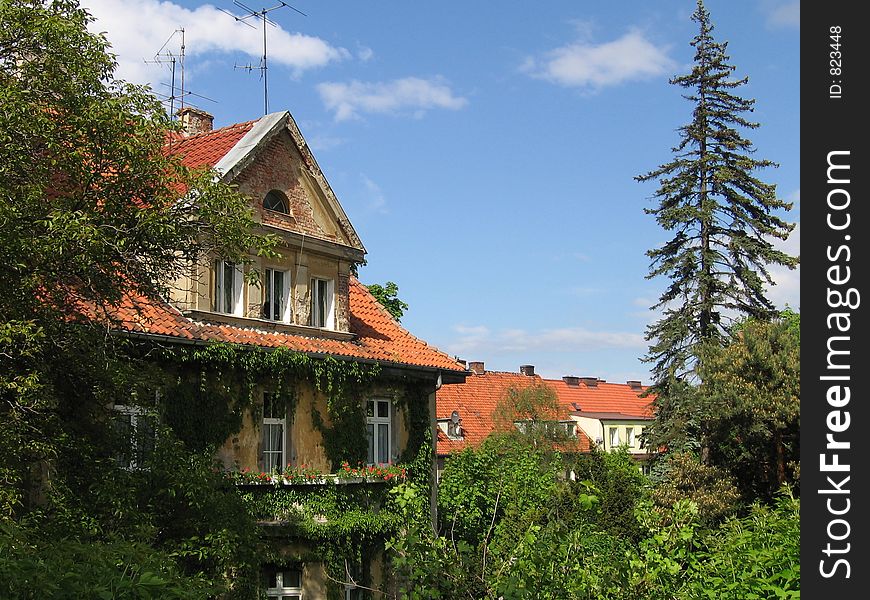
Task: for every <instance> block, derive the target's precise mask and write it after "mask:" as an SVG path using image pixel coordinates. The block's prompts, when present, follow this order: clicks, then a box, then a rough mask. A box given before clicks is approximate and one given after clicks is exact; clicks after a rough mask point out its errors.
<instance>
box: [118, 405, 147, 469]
mask: <svg viewBox="0 0 870 600" xmlns="http://www.w3.org/2000/svg"><path fill="white" fill-rule="evenodd" d="M112 410H114V411H115V412H116V413H118V414H119V415H124V416H125V417H130V439H129V440H128V441H129V445H128V451H129V453H130V458H129V460H128V461H126V462H124V461H123V460H122V457H120V456H119V457H116V460H117V462H118V464H119V465H121V467H122V468H124V469H127V470H128V471H135V470H138V469H141V468H142V467H143V465H140V464H139V463H138V462H137V460H136V459H137V457H138V456H139V454H140V453H142V452H143V449H142V448H140V447H139V443H140V442H141V441H142V440H140V438H139V421H140V419H141V420H143V421H144V420H145V419H146V418H147V417H148V411H147V410H146V409H144V408H142V407H141V406H134V405H131V404H115V405H114V406H112ZM152 433H153V432H152Z"/></svg>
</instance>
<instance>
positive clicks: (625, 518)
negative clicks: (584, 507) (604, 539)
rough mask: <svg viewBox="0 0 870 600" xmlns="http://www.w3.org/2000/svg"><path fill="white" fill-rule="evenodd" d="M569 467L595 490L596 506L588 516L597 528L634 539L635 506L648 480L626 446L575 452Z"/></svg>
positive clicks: (636, 535) (637, 535) (637, 530)
mask: <svg viewBox="0 0 870 600" xmlns="http://www.w3.org/2000/svg"><path fill="white" fill-rule="evenodd" d="M572 469H573V471H574V473H575V476H576V478H577V479H578V480H581V481H588V482H589V483H590V484H591V485H592V486H594V488H595V490H596V494H597V498H598V499H599V503H598V510H597V511H596V512H595V514H594V515H591V516H590V517H588V518H590V519H592V520H594V523H595V525H596V527H597V530H598V531H600V532H603V533H605V534H606V535H608V536H613V537H616V538H620V539H624V540H628V541H632V542H636V541H637V540H638V539H639V538H640V535H641V531H640V524H639V523H638V520H637V514H636V507H637V505H638V503H639V502H641V501H642V500H643V499H645V498H646V496H647V492H648V487H649V482H648V480H647V478H646V477H644V475H643V474H642V473H641V472H640V469H638V466H637V463H636V462H635V461H634V459H632V457H631V454H629V452H628V449H627V448H625V447H623V448H621V449H619V450H617V451H615V452H606V453H605V452H600V451H598V450H593V451H592V452H591V453H589V454H586V455H581V456H578V457H577V459H576V460H575V462H574V464H573V465H572Z"/></svg>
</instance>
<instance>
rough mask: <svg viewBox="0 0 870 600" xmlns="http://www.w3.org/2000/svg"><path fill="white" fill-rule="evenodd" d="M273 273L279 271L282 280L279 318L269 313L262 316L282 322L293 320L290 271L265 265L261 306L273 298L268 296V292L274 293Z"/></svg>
mask: <svg viewBox="0 0 870 600" xmlns="http://www.w3.org/2000/svg"><path fill="white" fill-rule="evenodd" d="M275 273H281V275H282V277H281V278H282V279H283V282H282V284H281V290H280V292H281V305H282V306H281V311H280V314H279V315H278V317H279V318H277V319H276V318H274V316H273V315H271V314H265V311H264V314H263V317H264V318H265V319H267V320H269V321H281V322H283V323H290V322H291V321H292V320H293V303H292V302H290V271H285V270H283V269H274V268H272V267H267V268H266V269H264V270H263V279H264V281H263V308H264V309H265V306H266V302H269V303H270V305H271V302H272V300H273V298H271V297H269V292H270V291H272V293H273V294H274V289H275Z"/></svg>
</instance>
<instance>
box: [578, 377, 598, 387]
mask: <svg viewBox="0 0 870 600" xmlns="http://www.w3.org/2000/svg"><path fill="white" fill-rule="evenodd" d="M580 379H582V380H583V383H585V384H586V387H591V388H593V387H597V386H598V378H597V377H581V378H580Z"/></svg>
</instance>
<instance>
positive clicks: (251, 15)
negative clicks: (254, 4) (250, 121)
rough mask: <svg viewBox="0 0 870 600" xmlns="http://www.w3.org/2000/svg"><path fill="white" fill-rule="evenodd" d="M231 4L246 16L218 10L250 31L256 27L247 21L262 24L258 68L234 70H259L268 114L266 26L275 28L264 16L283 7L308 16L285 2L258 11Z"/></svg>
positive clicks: (235, 2) (265, 110) (237, 1)
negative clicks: (261, 50) (250, 20)
mask: <svg viewBox="0 0 870 600" xmlns="http://www.w3.org/2000/svg"><path fill="white" fill-rule="evenodd" d="M233 4H235V5H236V6H238V7H239V8H241V9H242V10H244V11H247V14H245V15H243V16H241V17H238V16H236V15H234V14H233V13H231V12H229V11H227V10H224V9H222V8H218V10H219V11H221V12H223V13H226V14H228V15H229V16H231V17H232V18H233V19H235V20H236V22H237V23H243V24H245V25H247V26H248V27H250V28H252V29H256V27H254V26H253V25H251V24H250V23H248V19H259V20H261V21H262V22H263V58H261V59H260V66H259V67H254V66H253V65H250V64H248V65H243V66H241V67H240V66H238V65H236V68H237V69H245V70H247V71H253V70H254V69H259V71H260V77H261V78H262V79H263V114H264V115H265V114H268V113H269V79H268V74H267V73H268V70H269V66H268V63H267V55H268V53H267V52H266V25H267V24H268V25H271V26H272V27H277V25H276V24H275V22H274V21H272V20H270V19H269V18H268V17H267V16H266V15H267V14H269V13H270V12H272V11H273V10H278V9H279V8H285V7H286V8H290V9H292V10H295V11H296V12H298V13H299V14H300V15H302V16H303V17H305V16H308V15H306V14H305V13H304V12H302V11H301V10H298V9H296V8H293V7H292V6H290V5H289V4H287V3H286V2H283V1H281V2H279V4H276V5H275V6H273V7H271V8H261V9H260V10H254V9H253V8H250V7H249V6H246V5H245V4H243V3H242V2H240V1H239V0H233Z"/></svg>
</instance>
